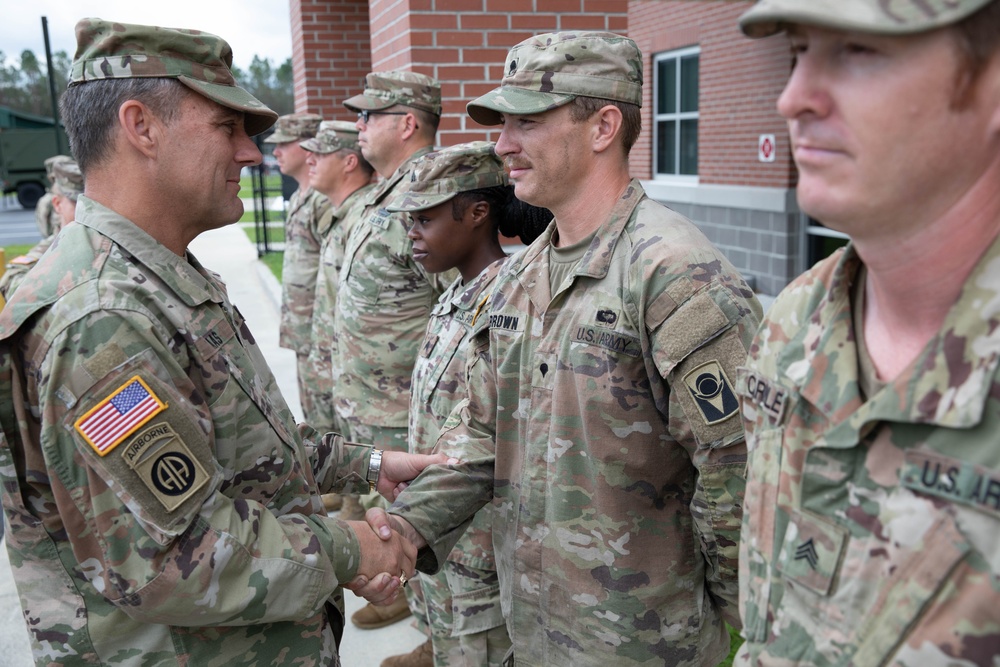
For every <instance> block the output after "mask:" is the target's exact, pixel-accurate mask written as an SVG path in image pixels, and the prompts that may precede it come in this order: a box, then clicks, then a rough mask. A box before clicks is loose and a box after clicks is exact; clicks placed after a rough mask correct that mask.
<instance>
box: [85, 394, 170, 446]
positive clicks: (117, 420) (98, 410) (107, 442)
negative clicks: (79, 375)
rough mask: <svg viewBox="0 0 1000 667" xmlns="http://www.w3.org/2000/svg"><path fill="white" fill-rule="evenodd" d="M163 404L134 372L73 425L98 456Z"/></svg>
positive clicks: (151, 416) (123, 437) (163, 407)
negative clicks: (126, 380)
mask: <svg viewBox="0 0 1000 667" xmlns="http://www.w3.org/2000/svg"><path fill="white" fill-rule="evenodd" d="M166 407H167V405H166V403H164V402H163V401H161V400H160V399H159V398H157V397H156V394H154V393H153V390H152V389H150V388H149V386H148V385H147V384H146V383H145V382H143V380H142V378H141V377H139V376H138V375H134V376H132V378H131V379H129V381H128V382H126V383H125V384H123V385H122V386H120V387H118V389H116V390H115V391H114V392H113V393H112V394H111V395H110V396H108V397H107V398H105V399H104V400H103V401H101V402H100V403H98V404H97V405H95V406H94V407H93V408H91V409H90V410H89V411H88V412H87V413H86V414H84V415H83V416H82V417H80V418H79V419H77V420H76V422H75V423H74V424H73V426H74V427H75V428H76V430H77V432H78V433H79V434H80V435H81V436H83V439H84V440H85V441H86V442H87V444H88V445H90V446H91V447H93V449H94V451H95V452H97V454H98V455H99V456H104V455H106V454H107V453H108V452H110V451H111V450H112V449H114V448H115V447H117V446H118V445H119V444H120V443H121V442H122V441H123V440H124V439H125V438H127V437H128V436H130V435H131V434H132V433H134V432H135V431H136V429H138V428H139V427H140V426H142V425H143V424H145V423H146V422H148V421H149V420H150V419H152V418H153V417H155V416H156V415H157V414H159V413H160V412H162V411H163V410H164V409H166Z"/></svg>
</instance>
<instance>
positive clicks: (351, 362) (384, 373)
mask: <svg viewBox="0 0 1000 667" xmlns="http://www.w3.org/2000/svg"><path fill="white" fill-rule="evenodd" d="M430 151H431V148H430V147H429V146H428V147H427V148H423V149H421V150H419V151H417V152H416V153H414V154H413V155H411V156H410V158H409V159H407V160H406V161H405V162H404V163H403V164H402V165H400V166H399V168H398V169H397V170H396V172H395V173H394V174H393V175H392V176H391V177H390V178H387V179H385V180H384V181H382V182H381V183H379V184H377V185H376V186H375V189H374V190H372V191H371V192H369V193H368V197H367V199H366V200H365V210H364V212H363V213H362V216H361V220H360V221H359V222H358V224H356V225H355V226H354V228H353V229H352V230H351V235H350V237H349V238H348V240H347V250H346V254H345V257H344V268H343V270H342V271H341V274H340V291H339V292H338V294H337V317H336V323H335V327H336V332H337V359H338V364H337V366H338V367H337V368H335V369H334V381H335V382H336V385H337V391H336V392H335V396H334V406H335V408H336V411H337V418H338V419H339V420H342V421H343V422H344V423H346V424H350V423H360V424H367V425H372V426H381V427H390V428H405V427H406V421H407V411H408V410H409V407H410V376H411V375H412V374H413V364H414V362H415V361H416V358H417V350H418V349H419V347H420V343H421V341H422V340H423V338H424V330H425V329H426V327H427V318H428V317H429V316H430V312H431V309H432V308H433V307H434V304H435V303H436V302H437V299H438V297H439V296H440V295H441V293H442V292H444V290H445V287H447V286H448V284H450V283H451V281H452V280H453V279H454V277H455V274H454V273H453V272H447V274H429V273H427V272H426V271H425V270H424V268H423V267H422V266H420V264H418V263H417V262H416V261H415V260H414V259H413V248H412V243H411V242H410V239H409V238H407V236H406V230H407V217H406V214H405V213H390V212H389V211H387V210H386V209H385V208H384V204H385V201H386V199H387V198H388V197H389V196H390V195H391V194H392V193H393V191H394V189H395V188H396V186H397V185H398V184H399V183H401V182H404V181H409V178H410V170H411V169H412V167H413V162H414V161H415V160H416V159H417V158H418V157H420V156H421V155H424V154H425V153H429V152H430Z"/></svg>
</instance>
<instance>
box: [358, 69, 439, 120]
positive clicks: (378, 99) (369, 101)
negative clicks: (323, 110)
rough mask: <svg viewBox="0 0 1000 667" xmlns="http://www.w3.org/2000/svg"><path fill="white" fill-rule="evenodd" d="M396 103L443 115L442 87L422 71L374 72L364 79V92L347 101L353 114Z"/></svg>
mask: <svg viewBox="0 0 1000 667" xmlns="http://www.w3.org/2000/svg"><path fill="white" fill-rule="evenodd" d="M397 104H401V105H403V106H407V107H413V108H414V109H423V110H424V111H428V112H430V113H432V114H434V115H435V116H440V115H441V84H440V83H438V82H437V80H436V79H433V78H431V77H429V76H427V75H425V74H420V73H419V72H407V71H405V70H394V71H392V72H371V73H370V74H368V75H367V76H366V77H365V89H364V91H363V92H362V93H361V94H360V95H355V96H354V97H352V98H350V99H347V100H345V101H344V106H345V107H347V108H348V109H350V110H351V111H362V110H364V109H368V110H370V111H377V110H379V109H388V108H389V107H391V106H395V105H397Z"/></svg>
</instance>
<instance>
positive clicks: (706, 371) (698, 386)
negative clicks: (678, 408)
mask: <svg viewBox="0 0 1000 667" xmlns="http://www.w3.org/2000/svg"><path fill="white" fill-rule="evenodd" d="M684 385H685V386H686V387H687V388H688V391H689V392H691V397H692V398H694V402H695V405H697V406H698V412H700V413H701V418H702V419H704V420H705V423H706V424H708V425H709V426H711V425H712V424H718V423H719V422H723V421H725V420H727V419H729V418H730V417H732V416H733V415H735V414H736V413H738V412H739V410H740V404H739V403H738V402H737V400H736V394H735V393H734V392H733V385H732V383H730V382H729V378H727V377H726V374H725V372H724V371H723V370H722V366H721V365H720V364H719V362H717V361H709V362H707V363H704V364H702V365H701V366H698V367H697V368H695V369H694V370H692V371H691V372H690V373H688V374H687V375H685V376H684Z"/></svg>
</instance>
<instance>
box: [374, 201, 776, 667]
mask: <svg viewBox="0 0 1000 667" xmlns="http://www.w3.org/2000/svg"><path fill="white" fill-rule="evenodd" d="M553 229H554V225H550V227H549V229H548V230H547V231H546V232H545V233H544V234H542V235H541V236H540V237H539V238H538V239H537V240H536V241H535V242H534V243H533V244H532V245H531V246H529V247H528V248H527V250H525V251H524V252H523V253H521V254H519V255H517V256H515V257H513V258H511V259H510V260H508V261H507V263H506V264H505V266H504V268H503V269H501V272H500V276H499V277H498V278H497V287H496V289H495V291H494V296H493V298H492V302H491V303H490V307H489V313H488V314H489V320H488V329H487V330H486V331H485V332H483V333H482V334H479V335H477V337H476V338H475V343H474V345H475V350H474V351H470V355H471V366H470V369H469V374H470V375H469V382H468V387H469V396H468V398H467V400H466V401H463V402H462V403H461V404H460V405H459V407H458V409H457V410H456V412H455V413H453V415H452V417H450V418H449V420H448V422H447V424H446V425H445V427H444V428H443V429H442V435H441V438H442V440H444V441H445V442H447V443H449V444H450V446H455V447H458V446H461V447H462V448H463V452H464V454H463V463H462V464H460V465H458V466H435V467H434V468H433V469H429V470H428V471H425V473H424V474H423V475H422V476H421V477H420V478H418V480H417V481H416V482H414V483H413V484H411V485H410V487H409V488H408V489H407V490H406V491H405V492H404V493H403V495H401V496H400V498H399V499H398V500H397V503H396V504H395V505H394V509H393V511H394V512H396V513H399V514H401V515H403V516H405V517H406V518H407V519H409V520H410V522H411V523H412V524H413V525H414V527H415V528H416V529H417V530H418V531H419V532H420V533H421V534H422V535H424V536H425V537H427V538H428V540H429V542H430V546H431V547H432V550H433V555H432V556H431V555H429V554H428V553H427V551H426V550H425V551H423V552H422V553H421V562H420V567H421V568H423V569H425V570H432V569H434V567H436V566H437V564H438V563H441V562H442V561H443V560H444V557H445V556H446V555H447V553H448V551H449V550H450V548H451V545H452V543H453V542H454V540H455V539H456V538H455V535H456V533H457V529H460V528H461V526H460V524H461V522H462V521H463V520H466V519H467V518H468V516H469V514H470V512H471V511H475V510H476V509H478V508H479V507H480V506H481V505H482V504H483V503H484V502H487V501H489V500H490V498H491V497H493V498H494V500H493V502H494V506H495V508H496V514H495V519H494V538H493V539H494V547H495V551H496V559H497V569H498V572H499V574H500V582H501V595H502V601H503V612H504V616H505V617H506V619H507V628H508V630H509V632H510V637H511V639H512V641H513V643H514V649H515V651H514V659H515V664H519V665H539V664H545V665H573V666H587V665H599V666H601V667H606V666H607V665H608V664H615V665H643V664H661V665H662V664H664V663H667V664H671V665H715V664H717V663H718V662H719V661H720V660H721V659H722V658H723V657H725V655H726V652H727V647H728V643H729V639H728V635H727V632H726V629H725V626H724V623H723V622H722V621H723V616H724V617H725V618H726V620H729V621H730V622H732V623H735V624H737V625H738V623H739V620H738V616H737V613H736V611H737V610H736V599H737V584H736V568H737V563H736V559H737V540H738V538H739V526H740V521H741V509H742V497H743V486H744V479H743V475H744V467H745V464H746V456H745V448H744V444H743V429H742V425H741V423H740V420H739V417H738V416H737V413H738V406H737V404H736V398H735V396H734V395H733V392H732V386H731V384H730V382H729V379H730V378H734V377H735V369H736V367H737V366H738V365H739V364H741V363H743V362H744V360H745V358H746V349H747V346H748V345H749V343H750V340H751V338H752V336H753V333H754V331H755V330H756V327H757V323H758V321H759V317H760V305H759V303H758V302H757V300H756V298H755V297H754V296H753V293H752V292H751V290H750V289H749V287H748V286H747V285H746V283H745V282H744V281H743V280H742V278H741V277H740V276H739V274H738V273H737V271H736V270H735V269H734V268H733V267H732V266H731V265H730V264H729V262H728V261H726V259H725V258H724V257H722V255H721V254H720V253H719V252H718V251H717V250H715V249H714V248H713V247H712V246H711V244H710V243H709V242H708V240H707V239H706V238H705V237H704V235H702V234H701V232H699V231H698V230H697V228H696V227H695V226H694V225H692V224H691V223H690V222H688V221H687V220H685V219H684V218H682V217H681V216H679V215H677V214H675V213H673V212H672V211H670V210H669V209H666V208H664V207H663V206H661V205H660V204H658V203H656V202H653V201H651V200H650V199H648V198H647V197H646V195H645V193H644V191H643V190H642V187H641V186H640V185H639V183H638V181H632V182H631V183H630V185H629V186H628V188H627V189H626V190H625V192H624V193H623V194H622V196H621V198H620V199H619V201H618V202H617V203H616V205H615V207H614V209H613V210H612V213H611V215H610V216H609V218H608V220H607V221H606V222H605V223H604V225H603V226H602V227H601V228H600V229H599V230H598V232H597V233H596V235H595V237H594V240H593V242H592V244H591V246H590V248H589V249H588V250H587V252H586V253H585V255H584V256H583V257H582V258H581V260H580V262H579V264H578V266H577V267H576V270H575V273H574V275H573V276H572V278H571V281H567V282H566V283H564V284H563V285H561V286H559V288H558V289H556V290H550V287H549V267H548V262H549V260H548V252H547V248H548V247H549V245H550V242H551V237H552V233H553ZM494 440H495V449H494ZM456 528H457V529H456Z"/></svg>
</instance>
